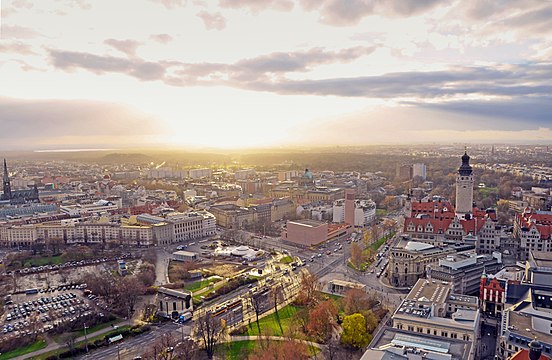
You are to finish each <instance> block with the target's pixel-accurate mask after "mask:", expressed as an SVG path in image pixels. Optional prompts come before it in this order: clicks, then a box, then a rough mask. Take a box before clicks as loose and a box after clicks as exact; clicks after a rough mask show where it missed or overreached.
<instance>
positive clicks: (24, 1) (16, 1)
mask: <svg viewBox="0 0 552 360" xmlns="http://www.w3.org/2000/svg"><path fill="white" fill-rule="evenodd" d="M11 5H12V6H13V7H14V8H17V9H27V10H29V9H32V8H33V6H34V5H33V3H32V2H30V1H29V0H13V1H12V2H11Z"/></svg>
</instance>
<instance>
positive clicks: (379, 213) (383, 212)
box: [376, 209, 389, 217]
mask: <svg viewBox="0 0 552 360" xmlns="http://www.w3.org/2000/svg"><path fill="white" fill-rule="evenodd" d="M387 214H389V211H387V210H385V209H376V216H380V217H381V216H386V215H387Z"/></svg>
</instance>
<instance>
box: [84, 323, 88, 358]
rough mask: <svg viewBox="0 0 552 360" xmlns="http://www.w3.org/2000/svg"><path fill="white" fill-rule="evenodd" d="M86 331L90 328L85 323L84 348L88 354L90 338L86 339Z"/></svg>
mask: <svg viewBox="0 0 552 360" xmlns="http://www.w3.org/2000/svg"><path fill="white" fill-rule="evenodd" d="M86 329H88V326H86V323H84V344H85V345H84V346H85V347H86V352H88V338H87V337H86Z"/></svg>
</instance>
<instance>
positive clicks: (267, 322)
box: [245, 304, 300, 336]
mask: <svg viewBox="0 0 552 360" xmlns="http://www.w3.org/2000/svg"><path fill="white" fill-rule="evenodd" d="M299 310H300V307H298V306H295V305H291V304H290V305H287V306H284V307H283V308H281V309H279V310H278V314H276V313H272V314H270V315H268V316H265V317H263V318H261V319H259V326H260V327H261V331H263V330H264V329H270V330H269V332H270V335H273V336H282V335H283V334H284V332H285V331H286V329H287V328H288V327H289V325H290V324H291V322H292V321H293V317H294V315H295V313H296V312H297V311H299ZM245 335H250V336H256V335H259V329H258V328H257V323H256V322H255V321H251V324H250V325H249V327H248V329H247V333H246V334H245Z"/></svg>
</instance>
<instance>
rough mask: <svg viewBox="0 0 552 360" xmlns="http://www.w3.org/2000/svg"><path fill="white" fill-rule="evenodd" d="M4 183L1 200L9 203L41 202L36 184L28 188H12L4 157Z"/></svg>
mask: <svg viewBox="0 0 552 360" xmlns="http://www.w3.org/2000/svg"><path fill="white" fill-rule="evenodd" d="M2 185H3V186H2V190H3V193H2V196H0V201H1V202H7V203H9V204H25V203H36V202H39V196H38V188H37V187H36V184H35V185H34V186H33V187H32V188H31V189H28V190H12V188H11V181H10V175H9V172H8V164H7V163H6V159H4V176H3V179H2Z"/></svg>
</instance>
